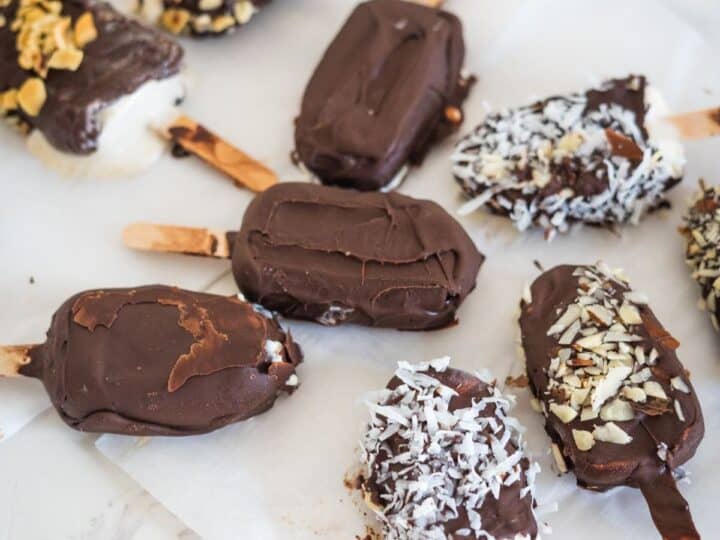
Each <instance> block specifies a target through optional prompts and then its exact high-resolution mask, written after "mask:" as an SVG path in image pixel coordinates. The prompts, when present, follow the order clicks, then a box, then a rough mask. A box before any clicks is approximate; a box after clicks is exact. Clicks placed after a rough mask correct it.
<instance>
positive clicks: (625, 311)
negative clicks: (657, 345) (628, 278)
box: [619, 302, 643, 325]
mask: <svg viewBox="0 0 720 540" xmlns="http://www.w3.org/2000/svg"><path fill="white" fill-rule="evenodd" d="M619 314H620V319H622V322H624V323H625V324H628V325H630V324H642V322H643V321H642V317H641V316H640V311H639V310H638V308H636V307H635V306H633V305H632V304H628V303H627V302H626V303H624V304H623V305H622V306H621V307H620V311H619Z"/></svg>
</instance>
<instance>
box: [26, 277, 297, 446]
mask: <svg viewBox="0 0 720 540" xmlns="http://www.w3.org/2000/svg"><path fill="white" fill-rule="evenodd" d="M31 358H32V362H31V364H30V365H29V366H26V367H25V368H23V374H24V375H27V376H33V377H37V378H39V379H42V380H43V382H44V384H45V387H46V389H47V391H48V394H49V395H50V398H51V401H52V402H53V405H54V406H55V407H56V409H57V410H58V412H59V413H60V415H61V417H62V418H63V420H64V421H65V422H66V423H67V424H69V425H70V426H72V427H74V428H76V429H79V430H82V431H94V432H103V433H120V434H132V435H189V434H196V433H205V432H208V431H212V430H214V429H217V428H219V427H222V426H225V425H227V424H230V423H233V422H237V421H240V420H244V419H246V418H249V417H251V416H254V415H256V414H259V413H261V412H263V411H265V410H267V409H269V408H270V407H271V406H272V404H273V402H274V401H275V398H276V397H277V395H278V394H279V393H280V392H282V391H286V392H292V391H293V390H294V389H295V387H296V386H297V377H296V376H295V374H294V373H295V368H296V366H297V365H298V364H299V363H300V362H301V361H302V353H301V351H300V348H299V347H298V346H297V345H296V344H295V343H294V342H293V340H292V338H291V337H290V335H289V334H287V333H285V332H284V331H283V330H282V328H280V326H279V325H278V323H277V322H276V321H275V320H274V319H273V318H272V315H271V314H269V312H266V311H264V310H263V309H262V308H257V309H256V308H255V307H254V306H253V305H252V304H249V303H247V302H245V301H243V300H240V299H238V298H237V297H231V298H225V297H221V296H215V295H210V294H201V293H192V292H189V291H184V290H181V289H175V288H171V287H164V286H148V287H139V288H136V289H115V290H108V291H88V292H86V293H81V294H79V295H76V296H75V297H73V298H71V299H70V300H68V301H67V302H65V304H64V305H63V306H62V307H61V308H60V309H59V310H58V311H57V313H56V314H55V316H54V318H53V323H52V326H51V328H50V331H49V332H48V339H47V341H46V343H45V344H44V345H42V346H39V347H37V348H36V349H34V350H33V351H32V352H31Z"/></svg>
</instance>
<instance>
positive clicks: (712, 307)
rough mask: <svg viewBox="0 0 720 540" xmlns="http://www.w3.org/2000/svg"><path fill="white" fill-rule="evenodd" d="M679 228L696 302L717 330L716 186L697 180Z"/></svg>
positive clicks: (719, 216) (719, 223)
mask: <svg viewBox="0 0 720 540" xmlns="http://www.w3.org/2000/svg"><path fill="white" fill-rule="evenodd" d="M682 232H683V234H684V235H685V238H686V239H687V248H686V251H685V261H686V262H687V264H688V266H689V267H690V269H691V270H692V277H693V279H695V281H697V283H698V285H699V286H700V292H701V294H702V300H701V301H700V306H701V308H702V309H704V310H707V312H708V313H709V315H710V320H711V321H712V324H713V327H714V328H715V330H717V331H720V324H719V323H718V317H720V300H719V299H718V295H719V294H720V253H719V252H718V247H719V246H720V188H718V187H717V186H706V185H705V184H704V182H700V191H699V192H698V193H697V194H696V195H695V199H694V200H693V201H692V204H691V205H690V208H689V210H688V212H687V214H686V216H685V225H684V226H683V228H682Z"/></svg>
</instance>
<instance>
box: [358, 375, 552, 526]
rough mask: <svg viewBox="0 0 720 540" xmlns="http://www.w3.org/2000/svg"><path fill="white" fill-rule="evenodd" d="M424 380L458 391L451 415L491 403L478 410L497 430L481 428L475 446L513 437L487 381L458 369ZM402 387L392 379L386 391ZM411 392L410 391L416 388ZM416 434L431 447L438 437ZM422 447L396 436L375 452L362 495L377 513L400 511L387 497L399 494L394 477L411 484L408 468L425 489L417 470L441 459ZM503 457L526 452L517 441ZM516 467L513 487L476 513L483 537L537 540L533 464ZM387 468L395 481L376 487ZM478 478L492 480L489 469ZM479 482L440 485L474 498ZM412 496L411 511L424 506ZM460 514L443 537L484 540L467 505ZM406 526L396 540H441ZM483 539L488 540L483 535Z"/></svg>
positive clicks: (479, 472)
mask: <svg viewBox="0 0 720 540" xmlns="http://www.w3.org/2000/svg"><path fill="white" fill-rule="evenodd" d="M422 375H423V376H427V377H432V378H435V379H437V380H438V381H439V382H440V383H441V384H442V385H444V386H446V387H448V388H450V389H452V390H453V391H455V392H456V395H454V396H453V397H452V399H451V400H450V403H449V407H448V409H447V411H448V412H449V413H453V412H455V411H459V410H466V411H471V410H472V406H473V403H475V404H478V403H482V402H483V401H484V400H488V402H487V404H486V406H484V407H482V411H480V413H479V414H478V416H479V417H480V418H481V419H482V420H487V419H492V420H491V421H492V422H493V425H494V426H495V427H496V429H493V428H491V427H490V426H484V427H483V426H481V425H480V424H479V423H478V429H479V430H480V433H481V434H482V437H480V434H476V435H475V437H476V438H475V441H474V442H475V443H477V444H481V443H485V444H488V445H490V441H499V440H501V439H502V438H503V436H504V435H505V432H506V431H507V430H510V431H511V432H512V430H513V428H509V427H508V426H507V425H505V424H504V413H503V414H498V408H499V407H498V404H497V403H492V400H494V399H497V398H498V396H497V394H496V392H495V391H494V390H491V388H490V386H489V385H488V384H486V383H485V382H483V381H481V380H480V379H478V378H477V377H475V376H473V375H471V374H469V373H467V372H464V371H461V370H457V369H446V370H444V371H436V370H434V369H430V370H427V371H424V372H422ZM402 384H403V381H402V380H400V379H399V378H397V377H394V378H393V379H392V380H391V381H390V382H389V383H388V386H387V388H388V389H389V390H396V389H397V388H398V387H399V386H401V385H402ZM410 391H411V392H412V389H411V390H410ZM388 405H391V404H388ZM426 407H427V405H426ZM500 409H502V407H500ZM468 416H469V418H467V417H466V421H468V422H473V421H475V419H474V418H473V415H468ZM421 425H422V424H421ZM418 430H419V431H422V432H424V440H425V441H426V442H425V444H426V445H429V444H430V440H432V439H433V436H434V435H436V434H430V433H428V432H427V431H426V426H423V427H421V428H418ZM454 436H455V437H457V438H458V439H459V440H462V434H457V433H455V434H454ZM441 439H442V438H441ZM481 441H482V442H481ZM418 444H419V443H418V439H410V440H408V439H407V438H405V437H402V436H401V435H400V434H398V433H395V434H394V435H391V436H390V437H388V438H387V439H386V440H385V441H384V442H383V444H382V445H381V446H380V448H379V449H378V451H377V452H376V453H373V455H372V456H371V469H372V474H371V475H370V477H369V478H367V479H366V480H365V482H364V484H363V486H362V487H363V490H364V491H365V492H366V493H367V495H368V496H369V498H370V501H371V504H372V505H373V506H375V507H377V508H383V507H386V511H387V512H388V514H392V513H393V512H399V511H400V509H399V508H398V507H397V506H395V505H392V504H390V500H391V499H390V498H389V496H390V494H392V493H393V492H394V491H395V489H396V488H395V484H394V481H393V479H392V477H395V475H397V479H398V480H400V479H401V480H402V481H404V483H405V484H407V483H408V480H409V478H408V474H407V473H406V472H403V471H407V470H408V469H411V470H413V471H415V472H413V473H411V474H410V475H409V476H410V478H413V479H415V480H418V481H419V482H420V484H421V485H423V481H424V480H426V478H423V476H422V474H421V473H420V472H419V471H420V470H421V467H420V466H419V465H420V464H424V465H426V466H427V462H428V461H430V460H432V459H437V454H433V455H427V454H426V453H425V451H424V450H420V449H419V448H418ZM443 451H446V448H444V449H443ZM436 452H438V450H436ZM503 452H504V453H505V454H506V459H507V456H513V455H514V454H516V453H518V452H522V450H520V449H518V447H517V445H516V444H515V442H514V441H513V440H508V441H507V442H506V444H505V445H504V447H503ZM418 453H419V454H420V455H421V457H422V459H419V460H418V461H417V463H416V465H418V466H415V467H408V464H407V463H406V461H407V460H405V461H404V460H401V459H400V456H402V455H408V454H410V455H413V456H416V455H417V454H418ZM499 453H502V452H499ZM491 455H492V454H491ZM390 459H394V460H395V462H394V463H391V464H386V462H387V461H388V460H390ZM412 459H413V458H408V460H409V461H412ZM415 459H417V457H415ZM463 459H464V458H461V457H460V456H458V455H457V453H456V452H455V454H454V458H453V459H452V460H449V461H458V462H460V461H463ZM492 466H497V467H498V469H499V468H501V467H500V466H498V463H497V462H493V463H492ZM517 467H518V468H519V470H520V471H522V472H521V473H520V474H518V473H517V471H516V472H515V474H516V475H517V477H516V479H515V481H513V482H511V483H510V485H502V487H501V488H500V489H499V491H498V495H497V497H496V496H495V495H493V494H491V493H487V494H486V496H484V497H482V499H481V500H482V502H481V503H479V504H478V506H476V507H475V508H474V509H473V510H474V511H475V512H477V514H479V516H480V523H481V524H482V525H481V528H482V531H483V532H484V533H485V534H487V535H489V536H488V537H490V538H496V539H498V540H510V539H515V538H525V539H529V538H536V537H537V534H538V527H537V522H536V520H535V515H534V513H533V505H534V500H533V496H532V493H531V492H527V493H526V491H527V490H529V489H530V488H528V469H529V468H530V462H529V460H528V459H527V458H526V457H524V456H523V457H521V459H519V461H518V465H517ZM386 469H389V470H390V471H392V472H393V475H392V477H391V478H389V479H388V481H387V482H381V483H378V475H379V474H380V471H384V470H386ZM432 472H433V474H432V475H428V477H427V478H428V479H429V477H430V476H432V477H433V478H434V479H436V478H437V477H438V476H439V472H438V471H437V470H434V468H433V471H432ZM476 473H477V475H478V478H479V477H484V475H488V474H491V475H492V472H491V471H488V470H486V469H479V470H476ZM510 474H511V473H509V472H508V471H504V470H503V472H502V480H501V481H500V483H501V484H502V483H503V481H504V480H506V479H507V478H508V477H509V476H510ZM495 475H498V473H495ZM385 476H387V475H385ZM533 478H534V477H533ZM476 482H477V478H473V479H471V478H467V477H466V476H465V475H462V476H461V477H460V478H458V477H457V476H447V477H445V478H444V479H443V482H442V484H446V485H447V484H450V485H452V486H453V487H452V488H451V489H449V490H448V491H449V492H450V493H452V494H454V495H455V497H461V495H460V494H466V495H469V494H471V493H474V492H475V491H474V489H473V488H475V489H477V488H478V486H477V485H476ZM404 489H408V488H404ZM412 495H413V492H412V490H411V489H408V497H407V498H406V500H405V503H406V504H407V505H410V506H411V508H413V507H414V508H417V507H419V506H420V502H421V501H420V500H418V499H416V498H414V497H412ZM424 495H426V494H424ZM435 502H436V507H442V504H443V503H445V502H446V501H445V500H442V499H441V500H437V501H435ZM387 507H391V508H387ZM456 510H457V514H456V517H455V518H453V519H449V520H447V521H445V522H444V523H442V529H443V531H444V534H445V535H447V537H448V538H457V539H458V540H460V539H462V538H467V539H470V538H480V537H481V536H476V535H475V534H474V533H473V532H472V523H473V520H472V519H471V518H470V517H469V515H468V511H467V509H466V507H465V505H464V504H457V507H456ZM381 512H382V511H381ZM420 513H421V512H418V514H420ZM389 521H391V520H389ZM406 526H407V528H408V529H406V532H407V536H402V534H400V533H399V531H397V530H393V533H394V534H395V536H392V537H393V538H408V539H411V538H425V536H423V535H422V532H421V531H424V532H425V533H426V534H428V536H427V538H438V537H439V536H437V532H436V531H434V532H435V535H432V534H430V533H429V532H428V529H430V527H427V528H423V527H418V525H417V523H414V522H412V521H410V522H409V523H407V525H406ZM459 531H467V534H462V533H459ZM482 537H483V538H484V536H482Z"/></svg>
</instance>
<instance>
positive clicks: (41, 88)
mask: <svg viewBox="0 0 720 540" xmlns="http://www.w3.org/2000/svg"><path fill="white" fill-rule="evenodd" d="M46 99H47V93H46V92H45V83H44V82H43V80H42V79H39V78H37V77H32V78H30V79H27V80H26V81H25V82H24V83H23V85H22V86H21V87H20V90H19V91H18V93H17V102H18V105H20V108H21V109H22V110H23V112H25V114H27V115H28V116H37V115H38V114H40V109H42V107H43V105H44V104H45V100H46Z"/></svg>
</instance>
